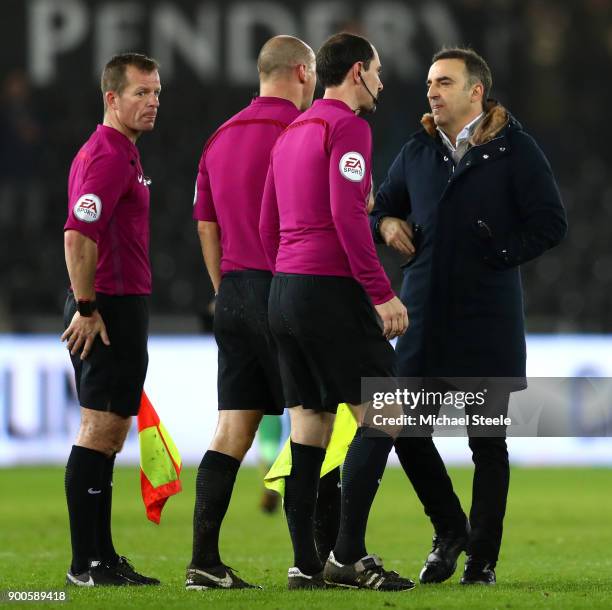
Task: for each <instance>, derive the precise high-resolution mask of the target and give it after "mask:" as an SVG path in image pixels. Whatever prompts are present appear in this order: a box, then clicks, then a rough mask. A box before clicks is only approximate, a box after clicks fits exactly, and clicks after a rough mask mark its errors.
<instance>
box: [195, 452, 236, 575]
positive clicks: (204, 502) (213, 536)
mask: <svg viewBox="0 0 612 610" xmlns="http://www.w3.org/2000/svg"><path fill="white" fill-rule="evenodd" d="M239 468H240V461H239V460H237V459H236V458H234V457H232V456H230V455H226V454H225V453H219V452H218V451H210V450H209V451H207V452H206V453H205V454H204V457H203V458H202V462H201V463H200V467H199V468H198V476H197V479H196V502H195V509H194V513H193V556H192V559H191V565H192V566H193V567H196V568H210V567H213V566H216V565H219V564H220V563H221V558H220V556H219V532H220V530H221V523H222V522H223V519H224V517H225V513H226V512H227V508H228V506H229V503H230V498H231V497H232V491H233V489H234V482H235V480H236V474H237V472H238V469H239Z"/></svg>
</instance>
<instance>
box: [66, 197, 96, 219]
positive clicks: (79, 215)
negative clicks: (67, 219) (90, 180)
mask: <svg viewBox="0 0 612 610" xmlns="http://www.w3.org/2000/svg"><path fill="white" fill-rule="evenodd" d="M72 213H73V214H74V217H75V218H76V219H77V220H82V221H83V222H96V220H98V219H99V218H100V214H101V213H102V201H101V200H100V197H98V196H97V195H94V194H92V193H90V194H89V195H81V197H79V200H78V201H77V202H76V203H75V204H74V208H72Z"/></svg>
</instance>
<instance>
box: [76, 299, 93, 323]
mask: <svg viewBox="0 0 612 610" xmlns="http://www.w3.org/2000/svg"><path fill="white" fill-rule="evenodd" d="M76 308H77V311H78V312H79V313H80V314H81V315H82V316H83V317H84V318H91V316H92V315H93V312H94V311H96V309H98V304H97V303H96V302H95V301H90V300H89V299H79V300H78V301H77V302H76Z"/></svg>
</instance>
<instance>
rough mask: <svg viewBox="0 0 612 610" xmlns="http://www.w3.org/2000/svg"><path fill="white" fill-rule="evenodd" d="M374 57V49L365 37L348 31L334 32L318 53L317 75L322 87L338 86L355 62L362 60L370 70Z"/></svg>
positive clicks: (364, 65)
mask: <svg viewBox="0 0 612 610" xmlns="http://www.w3.org/2000/svg"><path fill="white" fill-rule="evenodd" d="M372 59H374V49H373V48H372V45H371V44H370V43H369V42H368V41H367V40H366V39H365V38H362V37H361V36H357V35H355V34H349V33H348V32H341V33H340V34H334V35H333V36H332V37H331V38H328V39H327V40H326V41H325V42H324V43H323V46H322V47H321V48H320V49H319V51H318V53H317V77H318V79H319V82H320V83H321V86H322V87H324V88H327V87H337V86H338V85H341V84H342V83H343V82H344V79H345V78H346V74H347V72H348V71H349V70H350V69H351V67H352V66H353V64H355V62H358V61H362V62H363V67H364V68H365V69H366V70H368V69H369V67H370V62H371V61H372Z"/></svg>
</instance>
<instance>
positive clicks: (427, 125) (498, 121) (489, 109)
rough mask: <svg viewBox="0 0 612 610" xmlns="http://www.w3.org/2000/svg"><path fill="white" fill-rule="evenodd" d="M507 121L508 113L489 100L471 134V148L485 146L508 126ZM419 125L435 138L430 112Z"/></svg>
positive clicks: (434, 125)
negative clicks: (480, 119)
mask: <svg viewBox="0 0 612 610" xmlns="http://www.w3.org/2000/svg"><path fill="white" fill-rule="evenodd" d="M509 121H510V114H509V113H508V111H507V110H506V109H505V108H504V107H503V106H502V105H501V104H499V103H498V102H496V101H495V100H489V101H488V102H487V103H486V107H485V115H484V118H483V119H482V121H480V124H479V125H478V127H477V128H476V130H475V131H474V133H473V134H472V137H471V138H470V144H471V145H472V146H479V145H480V144H486V143H487V142H489V141H490V140H492V139H493V138H494V137H495V136H496V135H497V134H498V133H499V132H500V131H501V130H502V129H503V128H504V127H505V126H506V125H507V124H508V122H509ZM421 125H423V128H424V129H425V131H426V132H427V133H428V134H429V135H430V136H431V137H432V138H435V137H436V136H437V135H438V130H437V129H436V124H435V122H434V117H433V114H431V113H430V112H428V113H427V114H424V115H423V118H422V119H421Z"/></svg>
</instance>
